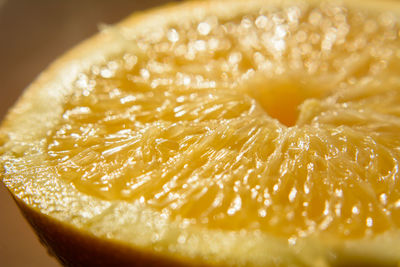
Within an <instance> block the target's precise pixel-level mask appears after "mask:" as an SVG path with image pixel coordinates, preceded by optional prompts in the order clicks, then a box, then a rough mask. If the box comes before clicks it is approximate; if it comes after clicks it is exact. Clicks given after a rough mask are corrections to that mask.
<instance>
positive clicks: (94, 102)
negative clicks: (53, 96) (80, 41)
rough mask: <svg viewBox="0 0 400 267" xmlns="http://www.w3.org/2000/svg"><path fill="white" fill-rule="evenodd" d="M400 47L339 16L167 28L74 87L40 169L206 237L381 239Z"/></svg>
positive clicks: (390, 35) (335, 9)
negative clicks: (200, 228) (251, 233)
mask: <svg viewBox="0 0 400 267" xmlns="http://www.w3.org/2000/svg"><path fill="white" fill-rule="evenodd" d="M398 31H399V25H398V23H397V21H395V20H394V18H392V17H390V16H388V15H384V16H383V15H382V16H376V15H374V14H373V13H370V12H367V11H364V12H361V11H358V10H352V9H351V8H346V7H343V6H338V5H333V4H323V5H320V6H307V5H296V4H294V5H291V6H290V7H286V8H284V7H275V8H270V9H266V10H262V9H261V10H256V11H253V12H252V13H248V14H245V15H241V14H238V15H237V16H236V17H234V18H233V19H230V20H229V21H224V20H220V19H218V18H217V17H215V16H210V17H205V18H203V19H202V20H201V21H190V22H188V23H186V24H184V25H178V24H177V25H169V26H168V27H167V28H164V29H160V30H159V31H155V32H152V33H151V34H150V35H146V36H139V37H138V38H137V39H134V41H135V42H137V44H136V45H135V46H134V48H133V49H131V50H128V51H125V52H124V53H122V54H120V55H118V56H115V57H114V58H111V59H109V60H108V61H107V62H105V63H104V64H102V65H98V66H93V67H92V69H91V72H86V73H82V74H80V76H79V78H78V79H77V81H76V82H75V85H74V86H75V90H74V94H73V95H72V96H71V97H70V98H69V99H68V100H67V102H66V104H65V106H64V113H63V117H62V119H61V122H60V123H59V125H58V126H57V127H56V128H55V130H54V131H52V133H51V134H50V135H49V136H48V141H47V142H48V146H47V147H48V150H47V151H48V154H49V156H50V158H51V159H54V164H55V165H56V166H57V171H58V173H59V176H60V177H61V178H62V179H66V180H67V181H70V182H72V183H73V184H74V185H75V186H76V187H77V188H78V189H79V190H81V191H82V192H84V193H86V194H91V195H94V196H97V197H100V198H104V199H109V200H115V199H121V200H125V201H138V202H140V203H145V204H146V205H147V206H150V207H152V208H153V209H155V210H158V211H160V212H162V213H163V214H164V215H165V216H167V217H169V216H171V217H173V218H176V217H179V218H184V219H189V220H190V222H192V223H194V224H201V225H204V226H206V227H210V228H217V229H225V230H240V229H248V230H255V229H258V230H262V231H266V232H268V233H273V234H274V235H279V236H285V237H288V238H289V237H292V238H297V237H303V236H307V235H309V234H314V233H315V232H327V233H329V234H332V235H335V236H337V235H339V236H341V237H342V238H356V237H363V236H365V235H372V234H376V233H380V232H383V231H385V230H388V229H390V228H391V227H394V226H397V225H396V224H397V223H398V222H399V221H400V217H399V216H398V213H399V212H398V211H397V210H398V209H399V207H398V205H397V204H396V203H397V201H398V200H399V197H400V196H399V192H398V189H397V188H398V187H397V186H396V184H397V180H398V179H397V175H398V174H397V169H398V160H399V157H400V154H399V152H398V150H397V149H396V147H398V146H399V144H400V141H399V139H398V132H399V127H400V120H399V117H398V108H397V106H398V105H399V104H400V98H399V96H400V95H399V88H400V87H399V85H400V83H399V81H398V79H397V78H393V77H395V76H396V75H397V74H398V72H399V71H398V69H397V68H396V67H395V64H396V62H397V61H398V57H397V55H396V53H397V50H395V48H396V47H399V44H400V43H399V38H398V35H397V32H398ZM120 34H123V33H120ZM125 38H127V39H129V36H125ZM132 42H133V41H132ZM298 117H299V120H298ZM297 120H298V121H297ZM296 121H297V123H296ZM396 222H397V223H396Z"/></svg>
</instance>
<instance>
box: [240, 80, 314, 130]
mask: <svg viewBox="0 0 400 267" xmlns="http://www.w3.org/2000/svg"><path fill="white" fill-rule="evenodd" d="M245 91H246V93H247V94H248V95H250V96H251V97H252V98H254V99H255V100H256V101H257V103H258V104H259V105H260V106H261V107H262V108H263V109H264V111H265V112H266V113H267V114H268V116H270V117H272V118H274V119H277V120H278V121H279V122H280V123H282V124H283V125H285V126H288V127H291V126H294V125H295V124H296V121H297V118H298V116H299V114H300V111H301V104H302V103H303V102H304V101H305V100H307V99H310V98H320V97H321V95H322V92H321V90H320V89H319V90H318V89H317V88H316V87H315V86H314V85H311V83H304V82H300V81H296V80H292V79H290V78H285V79H279V80H277V79H275V80H271V79H260V80H257V82H256V83H255V84H251V85H250V86H247V88H246V90H245Z"/></svg>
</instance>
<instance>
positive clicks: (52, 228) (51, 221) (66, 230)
mask: <svg viewBox="0 0 400 267" xmlns="http://www.w3.org/2000/svg"><path fill="white" fill-rule="evenodd" d="M242 3H245V2H244V1H243V2H242ZM190 5H191V3H188V4H186V6H190ZM193 5H194V4H193ZM206 5H208V4H204V6H206ZM166 9H168V7H167V8H160V9H159V11H160V13H159V14H158V13H157V11H151V12H149V13H148V14H152V15H153V16H154V17H156V16H157V15H158V16H161V15H162V13H163V12H166ZM143 14H144V15H143V16H140V15H135V16H134V17H131V18H128V20H126V21H125V22H123V23H122V24H121V25H131V24H135V23H138V24H140V23H139V21H140V20H141V17H146V14H147V13H143ZM172 14H173V12H172ZM171 16H173V15H171ZM151 19H152V17H150V18H147V24H153V23H151ZM143 24H146V23H143ZM108 37H109V36H107V34H102V35H101V36H99V35H98V36H96V37H94V38H91V39H90V40H88V41H86V42H85V43H84V44H83V45H79V47H77V48H75V49H73V50H72V51H71V52H68V53H67V55H66V56H63V57H62V58H61V59H59V60H58V61H57V62H56V63H54V64H53V65H52V66H51V67H50V68H49V69H48V70H46V71H45V73H43V74H42V75H41V76H40V77H39V79H38V80H36V81H35V82H34V83H33V84H32V85H31V86H30V88H32V87H34V88H32V89H31V90H30V91H29V92H25V94H24V96H23V97H22V99H25V102H26V101H27V99H29V98H30V97H31V96H33V95H39V96H36V98H38V97H39V98H40V97H43V96H41V94H42V95H43V94H46V93H43V92H42V91H45V89H46V88H47V89H48V88H49V87H51V86H49V84H51V83H55V82H57V81H58V79H61V78H60V77H57V76H59V75H57V70H58V69H64V70H66V69H70V68H71V69H76V66H74V65H76V64H79V66H78V69H84V67H85V64H84V63H82V62H79V63H77V62H76V58H79V57H80V56H82V55H83V54H85V53H86V52H88V53H90V52H89V51H90V50H91V47H92V46H93V45H96V44H97V42H101V43H105V42H106V41H105V39H107V38H108ZM101 39H103V41H101ZM103 48H104V46H103V45H102V48H101V49H98V51H97V50H96V52H97V53H99V54H100V53H101V52H102V51H103ZM104 50H107V51H108V48H104ZM110 50H113V49H110ZM96 52H95V53H96ZM93 54H94V53H93ZM93 54H92V55H90V56H87V57H85V59H86V61H87V62H89V63H90V62H92V61H93V60H92V59H91V58H92V57H93V58H95V57H101V56H100V55H93ZM73 73H74V71H72V74H71V77H70V78H72V76H73ZM61 80H62V83H65V84H68V81H67V80H68V77H67V78H62V79H61ZM42 85H45V86H44V89H43V88H42V89H41V87H42ZM33 89H34V90H33ZM56 93H57V92H56ZM62 93H67V92H62ZM55 97H56V98H57V97H58V96H55ZM58 98H59V97H58ZM42 100H43V99H42ZM58 100H59V99H58ZM39 101H40V99H39ZM39 104H40V103H39ZM46 104H50V106H51V103H46ZM41 105H43V103H41ZM54 105H56V104H54ZM34 109H35V107H34V105H33V106H29V105H27V104H26V103H21V100H20V101H19V103H18V104H17V106H16V107H15V108H13V110H12V114H13V116H17V114H18V113H19V114H21V113H24V112H29V110H30V111H32V110H34ZM48 109H49V110H50V109H51V108H48ZM39 113H40V112H39ZM55 113H56V112H55ZM39 115H40V114H39ZM53 115H54V114H53ZM13 116H8V118H10V117H13ZM54 116H55V115H54ZM32 118H33V117H32ZM28 119H29V117H28ZM36 119H37V117H36ZM46 119H47V118H43V119H42V118H40V121H41V123H43V121H45V120H46ZM9 120H10V119H8V122H7V120H6V122H5V123H3V127H5V128H8V127H9V128H11V129H13V130H16V132H18V133H19V134H24V132H25V131H27V130H26V129H25V131H24V130H23V129H21V128H23V127H22V126H16V125H17V124H18V122H11V121H9ZM25 120H26V118H25ZM17 121H18V120H17ZM36 122H37V120H36ZM33 123H35V121H33V122H31V124H33ZM50 124H51V123H50ZM10 125H11V126H10ZM44 125H46V123H44ZM25 127H26V126H25ZM15 128H19V129H15ZM36 130H37V131H38V132H37V133H32V135H33V136H35V135H40V132H43V129H42V130H38V129H36ZM17 139H18V137H17ZM14 141H15V140H14ZM19 141H21V140H19ZM12 143H13V142H10V144H8V145H9V147H11V146H12ZM16 143H18V140H17V141H16ZM25 149H27V150H29V148H22V150H25ZM0 176H1V177H2V179H3V178H4V175H3V174H2V173H0ZM9 190H10V189H9ZM11 194H12V195H13V197H14V199H15V200H16V202H17V204H18V206H19V207H20V209H21V210H22V212H23V214H24V216H25V217H28V218H29V219H28V220H29V222H30V223H31V225H32V226H33V227H34V229H35V231H37V232H38V233H41V234H39V235H40V238H41V240H42V242H44V243H45V244H46V245H51V246H55V247H54V248H53V249H52V251H53V252H54V253H61V255H63V256H60V257H62V261H64V262H65V263H67V262H69V261H68V260H66V259H65V257H67V255H70V256H71V257H77V256H76V254H71V252H68V251H69V250H68V248H62V246H60V242H61V241H63V242H65V241H66V240H67V239H68V236H69V235H72V236H74V238H73V239H76V240H80V241H81V242H82V243H84V244H85V246H89V247H88V248H82V249H90V248H93V249H94V251H93V252H87V253H89V254H87V255H96V256H99V255H98V253H99V251H98V249H99V248H101V247H102V246H103V245H104V246H105V247H107V248H110V247H113V249H114V248H115V250H116V251H119V252H120V253H122V254H121V255H122V256H121V257H122V258H124V257H125V256H126V255H128V254H129V255H130V256H131V257H132V254H135V256H137V257H138V259H140V260H139V261H140V263H141V264H150V263H151V262H146V261H142V260H143V259H147V258H146V256H147V255H149V256H151V255H153V254H151V255H150V254H148V253H145V252H143V251H140V248H139V250H138V251H135V249H133V247H132V246H123V245H119V244H114V242H112V241H110V242H108V241H105V240H104V239H102V238H99V237H94V236H92V235H90V234H87V233H83V231H82V230H79V228H76V229H74V228H72V227H71V226H68V225H66V224H65V223H62V222H58V221H57V220H56V217H54V218H53V217H52V216H51V215H50V214H49V215H46V214H42V213H41V211H39V208H38V209H33V208H31V207H29V206H28V205H26V204H25V203H24V201H27V200H26V197H24V196H21V195H20V197H21V198H19V197H18V196H17V195H18V194H17V193H16V192H14V193H11ZM71 225H72V224H71ZM53 234H54V235H56V237H54V236H52V235H53ZM392 237H397V238H396V239H397V240H400V239H399V237H400V235H399V233H394V234H393V235H392ZM82 240H86V241H85V242H87V243H85V242H83V241H82ZM88 240H90V241H88ZM382 240H383V241H385V240H386V237H382ZM68 242H72V241H68ZM92 242H93V243H92ZM103 242H104V243H103ZM367 242H368V241H367ZM94 243H101V245H99V247H96V246H92V244H94ZM350 243H351V242H350ZM361 243H362V241H361ZM375 243H376V245H379V244H380V243H381V242H380V239H377V241H376V242H375ZM382 243H383V245H382V247H380V251H381V252H385V250H386V249H388V250H390V251H391V252H388V254H389V255H392V256H394V255H395V254H396V251H399V249H398V244H399V242H394V243H393V244H391V243H390V242H382ZM73 245H74V246H75V244H73ZM358 245H359V244H358V243H357V242H355V244H354V245H351V244H348V245H346V246H347V247H348V248H349V250H354V249H356V250H357V248H358ZM76 246H79V244H76ZM334 246H335V245H333V247H334ZM396 246H397V249H396ZM343 247H345V246H343ZM361 247H363V246H361ZM113 249H112V250H113ZM115 250H113V251H115ZM120 250H121V251H124V252H121V251H120ZM126 250H129V253H126ZM343 250H346V249H345V248H343ZM358 250H360V251H359V252H361V253H362V248H361V249H358ZM83 251H85V250H83ZM63 253H64V254H63ZM102 253H103V252H102ZM343 253H344V254H346V251H344V252H343ZM77 254H78V253H77ZM103 254H104V253H103ZM136 254H137V255H136ZM382 254H385V253H382ZM349 255H350V254H349ZM159 256H160V255H157V257H159ZM99 257H100V256H99ZM150 258H151V257H150ZM147 260H148V259H147ZM152 260H154V259H152ZM155 260H156V261H154V264H155V263H157V264H159V262H157V259H155ZM392 260H395V261H398V260H399V257H398V256H397V257H394V258H392ZM136 263H137V262H136ZM381 263H382V262H381ZM71 264H72V262H71ZM168 264H173V265H172V266H176V264H177V262H175V261H171V263H168ZM192 264H193V262H192ZM373 265H374V264H373V263H372V266H373ZM73 266H77V265H75V264H73ZM78 266H79V265H78ZM85 266H90V264H89V265H85ZM139 266H140V265H139ZM146 266H149V265H146ZM157 266H162V265H157ZM166 266H168V265H166ZM192 266H193V265H192ZM349 266H354V265H349ZM388 266H395V264H394V262H393V261H391V262H390V263H388Z"/></svg>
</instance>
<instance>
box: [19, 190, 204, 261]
mask: <svg viewBox="0 0 400 267" xmlns="http://www.w3.org/2000/svg"><path fill="white" fill-rule="evenodd" d="M14 200H15V202H16V203H17V205H18V208H19V209H20V211H21V212H22V214H23V216H24V218H25V219H26V220H27V221H28V222H29V224H30V225H31V226H32V228H33V230H34V231H35V233H36V234H37V236H38V237H39V241H40V242H41V243H42V245H44V246H45V247H46V248H47V250H48V253H49V254H50V255H51V256H53V257H56V258H57V259H58V260H59V261H60V262H61V263H62V265H63V266H71V267H72V266H74V267H75V266H76V267H80V266H82V267H85V266H160V267H164V266H177V267H180V266H182V267H183V266H188V265H187V264H184V263H183V261H179V260H176V259H172V258H167V257H163V256H161V255H157V257H155V256H154V255H153V254H152V253H149V252H145V251H141V250H140V249H136V250H133V249H132V248H131V247H129V246H125V245H122V244H117V243H114V242H108V241H106V240H103V239H101V238H98V237H96V236H93V235H90V234H88V233H84V232H82V231H78V230H76V229H74V228H72V227H69V226H68V225H66V224H63V223H60V222H58V221H56V220H54V219H53V218H51V217H49V216H46V215H44V214H40V213H39V212H37V211H35V210H34V209H31V208H30V207H29V206H27V205H26V204H25V203H24V202H22V201H19V200H18V199H16V198H14ZM191 266H206V265H204V263H203V264H196V265H193V264H191Z"/></svg>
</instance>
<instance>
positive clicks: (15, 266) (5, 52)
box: [0, 0, 170, 267]
mask: <svg viewBox="0 0 400 267" xmlns="http://www.w3.org/2000/svg"><path fill="white" fill-rule="evenodd" d="M167 2H170V1H168V0H146V1H143V0H59V1H54V0H0V82H1V85H0V120H1V119H2V118H3V117H4V115H5V113H6V111H7V110H8V109H9V108H10V106H11V105H12V104H13V103H14V102H15V101H16V100H17V98H18V96H19V95H20V94H21V92H22V91H23V90H24V88H26V87H27V86H28V85H29V84H30V83H31V82H32V81H33V79H34V78H35V77H36V76H37V75H38V74H39V73H40V72H41V71H42V70H44V69H45V68H46V66H47V65H48V64H49V63H51V62H52V61H53V60H54V59H55V58H57V57H58V56H59V55H61V54H63V53H64V52H65V51H66V50H68V49H69V48H71V47H73V46H74V45H76V44H78V43H79V42H80V41H82V40H84V39H86V38H88V37H89V36H91V35H93V34H94V33H96V32H97V31H98V26H99V25H101V24H113V23H116V22H118V21H120V20H121V19H123V18H124V17H126V16H128V15H129V14H131V13H133V12H137V11H140V10H144V9H148V8H151V7H154V6H159V5H162V4H165V3H167ZM0 211H1V214H0V266H2V267H20V266H29V267H36V266H41V267H48V266H52V267H53V266H54V267H55V266H59V264H58V263H57V262H56V261H55V260H54V259H53V258H51V257H50V256H48V255H47V253H46V250H45V248H43V247H42V246H41V245H40V243H39V241H38V240H37V238H36V236H35V235H34V234H33V231H32V230H31V228H30V226H29V225H28V224H27V223H26V222H25V220H24V219H23V218H22V216H21V214H20V212H19V211H18V210H17V208H16V206H15V204H14V202H13V200H12V199H11V197H10V196H9V194H8V192H7V191H6V189H5V188H4V185H3V184H1V183H0Z"/></svg>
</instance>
